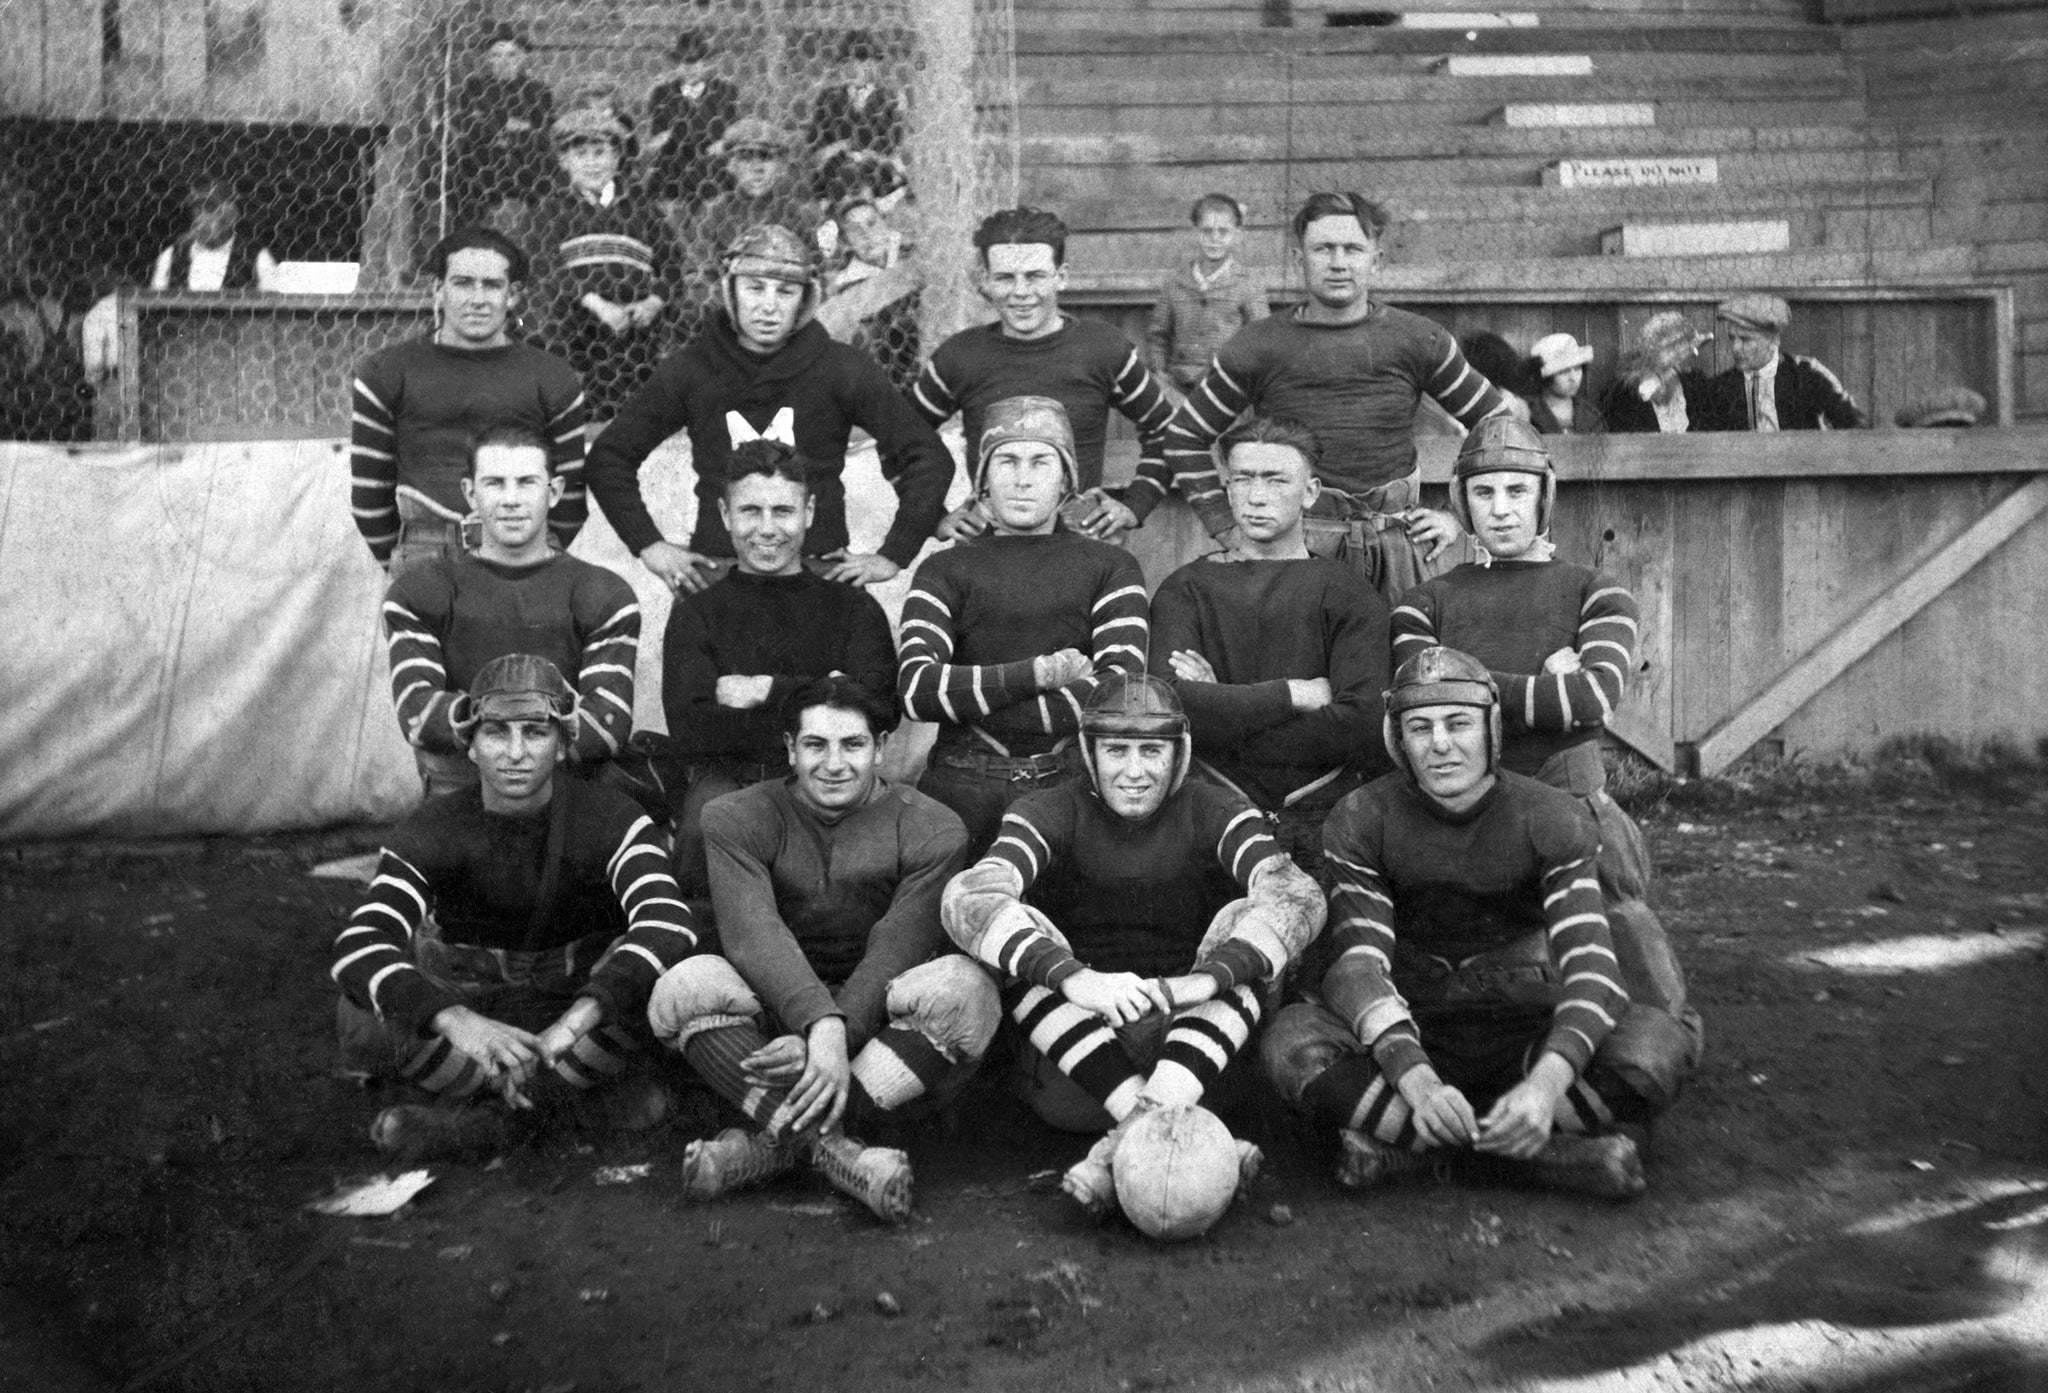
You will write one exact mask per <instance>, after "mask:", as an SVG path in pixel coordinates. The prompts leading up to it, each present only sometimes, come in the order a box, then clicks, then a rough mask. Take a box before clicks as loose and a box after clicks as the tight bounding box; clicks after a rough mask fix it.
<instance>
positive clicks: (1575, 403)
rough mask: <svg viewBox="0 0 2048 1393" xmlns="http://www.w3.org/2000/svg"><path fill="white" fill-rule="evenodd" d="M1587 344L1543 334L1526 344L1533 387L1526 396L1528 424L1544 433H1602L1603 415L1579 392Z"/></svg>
mask: <svg viewBox="0 0 2048 1393" xmlns="http://www.w3.org/2000/svg"><path fill="white" fill-rule="evenodd" d="M1592 361H1593V350H1592V348H1591V347H1590V346H1581V345H1580V343H1579V341H1578V340H1577V339H1575V338H1573V337H1572V336H1571V335H1570V334H1545V335H1544V336H1543V337H1542V338H1540V339H1538V340H1536V342H1535V343H1534V344H1533V345H1531V346H1530V349H1529V364H1528V373H1529V376H1531V377H1533V378H1535V379H1536V381H1537V383H1538V386H1537V390H1536V391H1535V392H1534V393H1532V394H1531V395H1530V396H1529V398H1528V403H1529V424H1530V425H1532V426H1534V427H1535V428H1536V429H1537V430H1539V431H1541V432H1542V433H1543V434H1545V435H1605V434H1606V433H1607V418H1606V417H1604V416H1602V415H1601V414H1600V408H1599V407H1597V406H1595V405H1593V403H1592V402H1590V401H1587V400H1586V398H1585V397H1584V396H1583V395H1582V394H1581V389H1583V388H1584V387H1585V385H1586V364H1588V363H1590V362H1592Z"/></svg>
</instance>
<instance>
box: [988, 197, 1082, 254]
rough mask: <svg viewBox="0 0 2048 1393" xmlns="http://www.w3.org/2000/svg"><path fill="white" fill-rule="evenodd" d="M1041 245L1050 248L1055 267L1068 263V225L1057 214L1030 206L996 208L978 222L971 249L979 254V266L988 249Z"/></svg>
mask: <svg viewBox="0 0 2048 1393" xmlns="http://www.w3.org/2000/svg"><path fill="white" fill-rule="evenodd" d="M1037 242H1043V243H1045V244H1046V245H1047V246H1049V247H1051V248H1052V261H1053V265H1055V266H1064V265H1066V262H1067V225H1066V224H1065V223H1063V222H1061V221H1060V215H1059V214H1058V213H1051V212H1047V211H1046V210H1045V209H1043V208H1032V207H1029V206H1025V207H1021V208H998V209H997V210H996V211H995V212H993V213H990V214H989V215H988V216H987V217H985V218H983V219H982V220H981V226H980V227H977V228H975V229H974V249H975V250H976V251H977V252H979V253H981V264H982V265H984V266H986V265H988V249H989V248H990V247H998V246H1013V245H1014V246H1026V247H1028V246H1031V245H1032V244H1034V243H1037Z"/></svg>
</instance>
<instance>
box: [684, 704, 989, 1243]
mask: <svg viewBox="0 0 2048 1393" xmlns="http://www.w3.org/2000/svg"><path fill="white" fill-rule="evenodd" d="M783 710H784V712H785V721H786V727H785V728H786V735H785V741H784V743H785V745H786V746H787V749H788V753H789V763H790V768H791V776H790V777H788V778H783V779H770V780H767V781H764V782H762V783H757V784H755V785H753V786H752V787H750V788H746V789H742V790H740V791H739V792H737V793H730V794H727V795H726V796H725V797H723V798H718V799H714V800H713V801H712V802H711V803H710V804H709V805H707V806H706V807H705V809H704V845H705V849H706V851H707V852H708V854H709V861H710V872H711V902H712V904H713V906H714V907H715V909H716V911H717V915H718V932H719V942H720V945H721V947H722V948H723V949H724V956H723V957H720V956H718V955H717V954H712V953H705V954H701V955H699V956H697V957H694V958H691V959H690V960H689V961H687V962H685V963H683V964H682V965H680V966H679V967H676V968H675V969H673V970H672V971H670V972H668V973H667V974H666V975H664V976H663V977H662V979H661V981H660V982H659V983H657V984H656V986H655V988H654V995H653V999H652V1000H651V1001H650V1002H649V1004H648V1018H649V1020H650V1021H651V1022H652V1024H653V1027H654V1033H655V1035H656V1036H657V1037H658V1038H659V1039H660V1040H661V1041H662V1043H663V1044H665V1045H667V1046H669V1047H671V1048H673V1049H675V1050H677V1051H678V1052H679V1053H681V1054H682V1055H683V1057H684V1058H685V1059H687V1060H689V1062H690V1064H691V1066H692V1067H693V1068H695V1069H696V1071H697V1072H698V1073H699V1074H700V1075H702V1076H703V1078H704V1080H705V1081H706V1082H707V1083H709V1084H710V1085H711V1086H712V1087H713V1088H714V1089H716V1090H717V1091H718V1092H719V1093H720V1094H722V1095H723V1096H724V1097H725V1098H726V1099H727V1100H729V1101H730V1102H731V1103H732V1104H733V1105H734V1106H735V1107H737V1108H738V1109H739V1110H740V1111H741V1112H742V1113H744V1114H746V1116H747V1118H748V1120H749V1121H750V1122H752V1123H753V1124H754V1127H755V1128H756V1129H757V1130H753V1131H748V1130H745V1129H741V1128H731V1129H728V1130H727V1131H725V1132H724V1133H721V1134H720V1135H719V1136H717V1137H714V1138H712V1139H711V1140H709V1141H698V1142H692V1143H691V1144H690V1146H689V1149H688V1150H687V1151H686V1152H685V1153H684V1157H683V1188H684V1192H685V1193H686V1194H688V1195H690V1196H691V1197H692V1198H695V1199H711V1198H713V1197H715V1196H718V1195H721V1194H725V1193H727V1192H728V1191H730V1190H733V1189H736V1188H738V1187H739V1186H741V1185H745V1184H750V1183H752V1182H754V1181H757V1180H765V1179H767V1178H768V1177H769V1176H772V1175H775V1174H778V1173H780V1172H781V1171H784V1170H787V1169H788V1168H789V1167H790V1166H791V1165H793V1164H794V1163H795V1162H796V1161H797V1160H798V1159H800V1158H802V1159H808V1160H809V1161H810V1162H811V1164H812V1165H814V1166H816V1167H817V1168H818V1169H819V1170H820V1171H822V1172H823V1173H824V1175H825V1178H826V1179H827V1180H829V1181H830V1182H831V1183H832V1184H833V1185H834V1186H835V1187H837V1188H838V1189H840V1190H842V1191H844V1192H845V1193H847V1194H849V1195H852V1196H853V1197H854V1198H856V1199H859V1200H860V1201H862V1202H863V1203H865V1204H866V1205H867V1206H868V1207H869V1208H870V1209H872V1210H874V1212H875V1213H876V1214H877V1215H879V1216H880V1217H882V1218H884V1219H887V1220H890V1221H892V1222H897V1223H901V1222H902V1221H903V1220H905V1219H907V1218H909V1217H910V1205H911V1174H910V1164H909V1161H908V1159H907V1158H906V1157H905V1156H904V1154H903V1153H902V1152H901V1151H897V1150H894V1149H891V1148H886V1147H876V1146H867V1147H864V1146H862V1145H861V1144H860V1143H858V1142H856V1141H854V1140H853V1139H852V1138H850V1137H848V1136H846V1135H845V1134H844V1133H843V1132H842V1131H841V1129H840V1121H841V1118H842V1117H844V1118H847V1119H848V1120H849V1121H850V1122H851V1123H852V1125H854V1126H855V1127H863V1126H864V1125H865V1123H866V1122H867V1121H872V1120H873V1119H874V1118H875V1116H876V1113H877V1111H878V1110H879V1111H880V1112H885V1113H895V1112H897V1111H899V1110H900V1109H902V1108H904V1107H905V1106H906V1105H907V1104H910V1103H913V1102H915V1101H917V1100H918V1099H920V1098H925V1097H932V1098H934V1099H938V1100H943V1099H945V1098H947V1097H949V1096H950V1095H951V1094H953V1093H955V1092H957V1091H958V1089H959V1088H960V1087H961V1086H963V1085H964V1084H965V1083H966V1082H967V1080H968V1078H969V1077H970V1076H972V1074H973V1072H974V1069H975V1067H976V1065H977V1064H978V1063H979V1062H980V1060H981V1056H982V1053H983V1051H985V1050H986V1049H987V1048H988V1042H989V1040H990V1039H991V1038H992V1037H993V1036H994V1035H995V1030H996V1022H997V1018H998V1014H999V1010H1000V1008H999V1006H998V1004H997V1001H996V992H995V986H994V984H993V983H991V982H990V981H989V978H988V974H987V973H985V972H983V971H982V970H981V969H980V968H979V967H977V966H975V964H973V963H972V962H969V961H968V960H967V959H966V958H963V957H961V956H960V955H959V954H957V953H950V954H946V955H945V956H939V954H940V952H941V950H942V949H943V948H944V947H945V946H946V942H945V937H944V935H942V934H941V933H940V932H939V896H940V893H941V892H942V891H943V890H944V889H945V886H946V881H947V880H948V878H949V877H951V876H952V875H953V873H954V872H955V871H957V870H959V869H960V864H961V859H962V857H963V855H964V847H965V845H966V841H967V832H966V829H965V828H963V827H962V826H961V825H960V819H959V818H957V817H955V816H954V815H953V814H952V813H951V812H950V811H948V810H947V809H946V808H945V807H944V806H943V805H942V804H940V803H937V802H935V801H933V800H932V799H930V798H927V797H925V796H924V795H923V794H921V793H919V792H917V791H916V790H914V789H911V788H907V787H901V786H898V785H895V784H891V783H888V782H886V781H884V780H883V779H882V778H881V775H880V760H881V756H882V751H883V749H884V747H885V746H886V745H887V743H888V736H889V732H890V731H891V730H892V729H893V728H894V727H895V724H896V708H895V705H894V704H893V703H892V702H890V701H889V700H888V698H887V697H886V696H881V695H878V694H876V693H874V692H872V691H871V690H869V689H868V688H866V687H864V686H862V685H861V684H860V683H858V682H855V681H852V680H850V679H848V678H845V677H821V678H813V679H811V680H810V681H808V682H806V683H805V684H803V685H802V686H800V687H798V688H797V689H796V690H795V691H794V692H793V693H791V694H790V697H789V700H788V701H787V702H786V703H785V704H784V707H783ZM679 850H680V849H679Z"/></svg>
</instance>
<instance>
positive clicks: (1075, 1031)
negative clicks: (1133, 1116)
mask: <svg viewBox="0 0 2048 1393" xmlns="http://www.w3.org/2000/svg"><path fill="white" fill-rule="evenodd" d="M1010 1017H1011V1019H1012V1020H1014V1021H1016V1022H1017V1024H1018V1025H1019V1026H1021V1027H1023V1030H1024V1035H1025V1038H1027V1039H1028V1040H1030V1041H1031V1044H1032V1047H1033V1048H1034V1049H1036V1050H1037V1051H1038V1052H1039V1053H1040V1054H1042V1055H1044V1056H1045V1057H1046V1058H1047V1059H1048V1060H1050V1061H1052V1066H1053V1067H1054V1068H1055V1069H1057V1070H1059V1071H1060V1072H1061V1073H1062V1074H1065V1075H1066V1076H1067V1077H1068V1078H1070V1079H1072V1080H1073V1081H1074V1082H1075V1083H1077V1084H1079V1085H1080V1086H1081V1087H1082V1088H1083V1089H1085V1090H1086V1091H1087V1093H1088V1096H1089V1097H1091V1098H1094V1099H1095V1100H1096V1101H1097V1102H1099V1103H1101V1104H1102V1105H1103V1107H1104V1108H1106V1109H1108V1111H1109V1115H1110V1116H1111V1117H1122V1116H1123V1115H1124V1114H1125V1113H1127V1112H1129V1111H1130V1110H1131V1104H1132V1103H1133V1102H1135V1101H1136V1100H1137V1096H1138V1090H1139V1089H1140V1088H1142V1087H1143V1086H1144V1080H1143V1078H1142V1077H1140V1075H1139V1073H1138V1069H1137V1066H1136V1065H1134V1064H1132V1063H1131V1056H1130V1055H1129V1054H1128V1053H1127V1052H1126V1051H1125V1049H1124V1045H1123V1041H1121V1040H1119V1039H1117V1038H1116V1032H1115V1031H1113V1030H1111V1029H1110V1028H1109V1026H1108V1025H1107V1024H1106V1023H1105V1022H1104V1021H1103V1019H1102V1017H1100V1016H1098V1015H1095V1014H1094V1013H1093V1012H1089V1011H1083V1010H1082V1009H1081V1008H1080V1007H1078V1006H1075V1005H1074V1004H1072V1003H1071V1002H1069V1001H1068V1000H1066V998H1064V997H1062V996H1059V995H1057V994H1056V993H1053V992H1049V991H1047V990H1046V989H1045V988H1043V987H1033V988H1031V989H1030V990H1029V991H1027V992H1025V993H1024V994H1023V995H1022V996H1021V997H1019V998H1018V999H1017V1001H1016V1003H1015V1004H1014V1005H1013V1006H1012V1007H1011V1010H1010Z"/></svg>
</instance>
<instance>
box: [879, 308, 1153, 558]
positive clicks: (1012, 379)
mask: <svg viewBox="0 0 2048 1393" xmlns="http://www.w3.org/2000/svg"><path fill="white" fill-rule="evenodd" d="M1018 396H1038V397H1051V398H1053V399H1054V400H1055V401H1057V402H1059V404H1060V405H1061V406H1063V407H1065V408H1066V410H1067V420H1068V422H1069V424H1071V425H1072V426H1073V428H1074V464H1075V467H1076V469H1077V470H1078V471H1079V473H1080V476H1081V487H1082V488H1084V489H1091V488H1094V487H1095V486H1096V485H1098V484H1100V483H1101V482H1102V467H1103V452H1104V449H1105V447H1106V442H1107V440H1108V436H1109V413H1110V411H1111V410H1112V409H1114V410H1116V411H1117V412H1118V413H1119V414H1121V415H1122V416H1124V417H1125V418H1126V419H1128V420H1129V421H1130V422H1131V424H1132V425H1134V426H1136V427H1137V429H1138V473H1137V477H1136V478H1135V479H1134V480H1133V481H1132V483H1131V485H1130V487H1129V488H1127V489H1126V490H1125V491H1124V503H1125V504H1126V506H1128V507H1129V508H1130V509H1131V511H1132V512H1134V513H1136V514H1137V515H1138V519H1139V521H1141V522H1142V521H1143V520H1144V518H1145V515H1146V514H1147V513H1149V512H1151V511H1152V509H1153V507H1154V505H1156V504H1157V503H1158V502H1159V500H1160V499H1161V498H1164V497H1165V496H1166V491H1167V488H1168V487H1169V486H1170V484H1171V480H1170V479H1169V478H1168V476H1167V473H1166V457H1165V453H1164V451H1165V441H1166V435H1165V432H1166V422H1167V420H1168V418H1169V417H1171V416H1172V415H1173V399H1172V398H1171V397H1169V396H1168V395H1167V394H1166V389H1165V388H1164V387H1163V386H1162V385H1161V384H1160V382H1159V379H1158V378H1157V377H1155V376H1154V375H1153V373H1152V371H1151V369H1149V368H1147V367H1146V366H1145V362H1144V359H1143V358H1141V357H1140V356H1139V354H1138V350H1137V349H1136V348H1135V347H1134V346H1133V345H1132V344H1131V341H1130V340H1129V339H1127V338H1125V337H1124V335H1123V333H1122V332H1121V331H1120V330H1118V329H1117V328H1116V326H1115V325H1112V324H1106V323H1103V322H1102V321H1100V320H1093V319H1075V318H1073V317H1071V316H1067V317H1063V318H1062V319H1061V321H1060V327H1059V328H1058V329H1057V330H1055V331H1054V332H1052V333H1050V334H1048V335H1046V336H1045V337H1043V338H1036V339H1014V338H1011V337H1009V336H1008V335H1006V334H1004V333H1003V331H1002V326H1001V325H1000V324H983V325H977V326H975V327H974V328H971V329H963V330H961V331H960V332H959V333H957V334H955V335H953V337H952V338H950V339H947V340H946V341H945V342H944V343H942V344H940V345H939V347H938V351H937V352H935V353H933V354H932V356H931V358H930V360H929V361H927V362H926V363H925V365H924V368H923V370H922V371H921V372H920V373H919V374H918V378H917V382H916V384H915V385H914V386H913V387H912V388H911V392H910V402H911V405H912V406H915V407H916V408H917V411H918V414H919V415H921V416H923V417H924V419H925V420H927V421H929V422H930V423H931V424H932V425H933V426H934V427H937V426H940V425H943V424H945V422H946V420H947V419H948V418H949V417H951V416H952V415H953V413H954V412H956V411H957V412H959V413H960V424H961V427H962V429H963V430H964V432H965V434H966V439H967V458H968V462H969V469H970V470H971V469H972V468H973V462H974V461H975V460H976V459H978V458H979V456H980V450H979V444H980V440H981V429H982V421H983V419H984V418H985V417H986V415H987V413H988V409H989V407H991V406H993V405H994V404H995V403H997V402H999V401H1002V400H1003V399H1004V398H1006V397H1018Z"/></svg>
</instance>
